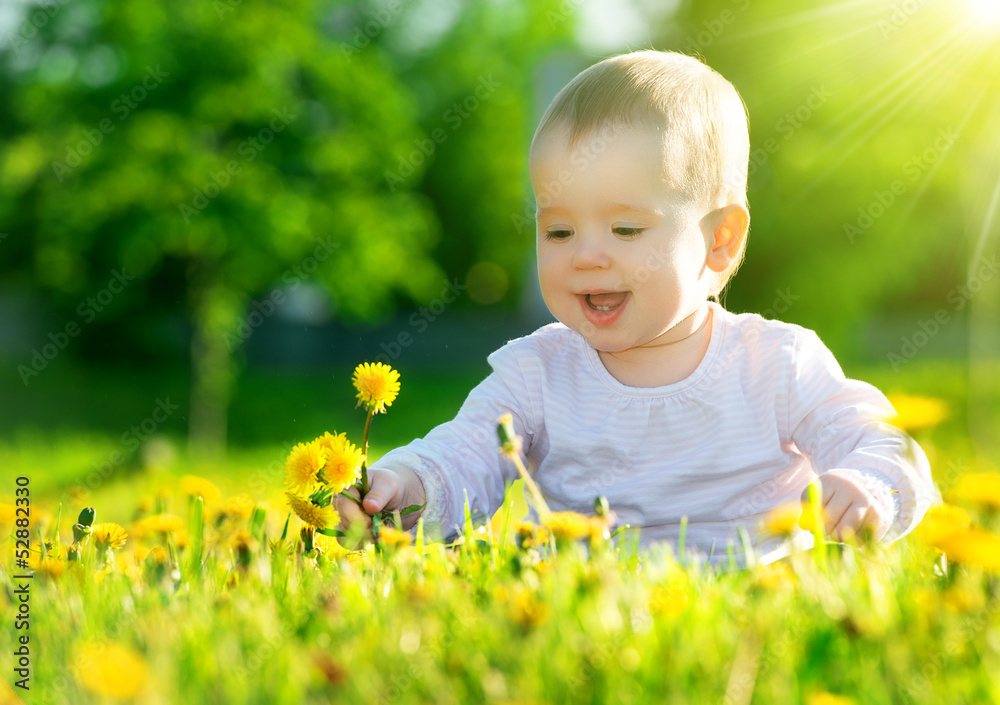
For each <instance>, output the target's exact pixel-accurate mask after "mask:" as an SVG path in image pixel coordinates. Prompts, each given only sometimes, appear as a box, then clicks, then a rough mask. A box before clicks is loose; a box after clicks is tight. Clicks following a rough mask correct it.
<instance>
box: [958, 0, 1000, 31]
mask: <svg viewBox="0 0 1000 705" xmlns="http://www.w3.org/2000/svg"><path fill="white" fill-rule="evenodd" d="M965 4H966V5H967V6H968V8H969V13H970V15H971V16H972V20H973V22H975V23H976V24H977V25H979V26H980V27H981V28H982V29H988V30H991V31H994V32H996V31H1000V0H965Z"/></svg>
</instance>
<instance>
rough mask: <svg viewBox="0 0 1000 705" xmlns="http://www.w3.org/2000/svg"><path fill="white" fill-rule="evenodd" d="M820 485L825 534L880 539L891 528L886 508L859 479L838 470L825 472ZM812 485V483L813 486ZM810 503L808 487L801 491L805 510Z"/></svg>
mask: <svg viewBox="0 0 1000 705" xmlns="http://www.w3.org/2000/svg"><path fill="white" fill-rule="evenodd" d="M813 485H818V486H819V487H818V489H819V490H820V494H821V496H822V498H823V499H822V501H823V521H824V524H825V526H824V529H825V531H826V534H827V535H828V536H829V537H830V538H832V539H833V540H835V541H844V540H846V539H848V538H849V537H851V536H860V537H871V538H872V539H874V540H876V541H878V540H879V539H881V538H882V536H884V535H885V532H886V531H888V530H889V517H888V516H887V515H886V511H885V508H884V507H883V506H882V505H881V504H880V503H879V501H878V500H876V499H875V497H874V496H872V494H871V493H870V492H869V491H868V490H866V489H865V488H864V486H862V485H861V484H860V483H859V482H857V481H856V480H855V479H853V477H851V476H850V475H848V474H841V473H839V472H838V471H837V470H836V469H834V470H829V471H827V472H825V473H823V476H822V478H821V479H818V480H816V481H815V482H813ZM810 486H811V485H810ZM808 503H809V488H808V487H807V488H806V489H805V490H804V491H803V492H802V505H803V509H804V510H805V509H806V507H807V505H808Z"/></svg>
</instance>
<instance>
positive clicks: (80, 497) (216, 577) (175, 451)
mask: <svg viewBox="0 0 1000 705" xmlns="http://www.w3.org/2000/svg"><path fill="white" fill-rule="evenodd" d="M847 372H848V373H849V374H850V375H852V376H855V377H860V378H863V379H868V380H869V381H872V382H873V383H875V384H877V385H879V386H881V387H882V388H883V389H885V391H887V392H889V393H907V394H911V395H927V396H931V397H935V398H939V399H942V400H943V401H944V402H945V403H946V405H947V409H948V413H947V416H946V417H945V418H944V419H942V420H940V421H938V422H933V423H932V422H931V421H928V420H927V419H924V422H925V425H927V424H932V425H927V427H924V428H921V427H920V426H921V424H920V423H919V421H920V420H919V419H917V420H916V422H913V423H914V425H913V428H914V430H913V433H914V435H915V436H916V437H917V439H918V440H919V441H920V442H921V444H922V446H923V447H924V448H925V450H926V451H927V453H928V456H929V457H930V458H931V462H932V467H933V468H934V470H935V473H936V474H937V475H938V478H939V484H940V485H941V487H942V490H943V491H944V493H945V497H946V499H950V500H953V501H954V502H955V504H957V505H960V509H956V510H954V512H953V513H952V514H949V515H947V516H942V517H939V519H938V520H937V521H936V523H934V524H933V525H931V524H929V523H928V522H925V527H927V526H929V527H930V529H925V530H920V529H918V532H917V533H918V534H919V535H911V536H908V537H906V538H905V539H903V540H902V541H899V542H897V543H895V544H893V545H891V546H888V547H880V546H864V547H859V548H853V547H842V546H840V545H837V544H823V545H821V546H820V548H818V549H816V550H813V551H810V552H807V553H803V554H798V555H796V556H793V557H792V558H791V559H788V560H785V561H782V562H780V563H778V564H774V565H771V566H760V567H754V568H752V569H749V570H742V571H735V572H726V573H716V572H712V571H709V570H706V569H702V568H699V567H697V566H694V567H687V568H681V567H679V566H678V565H677V564H676V563H675V562H674V560H673V558H672V556H671V555H670V553H669V552H667V551H658V552H654V553H636V552H635V550H634V548H633V546H632V545H631V544H630V542H624V541H623V542H621V543H619V544H616V543H615V542H614V541H607V540H605V539H604V538H603V536H602V535H600V533H599V532H592V533H589V534H588V536H585V537H583V538H582V539H576V540H574V538H573V537H572V536H569V535H559V537H558V539H555V538H553V539H552V540H551V541H549V542H544V541H542V536H540V535H539V534H538V533H537V532H538V531H539V530H538V529H537V528H536V529H535V531H536V534H535V535H534V536H532V535H530V534H526V533H525V532H527V531H528V529H529V528H530V527H522V535H523V536H527V540H526V541H522V542H520V543H519V542H517V541H515V540H514V537H515V534H516V533H517V531H516V530H517V525H518V523H519V520H520V519H521V516H522V514H523V506H524V505H523V498H519V497H517V496H516V495H518V493H519V490H518V489H516V488H513V489H512V491H511V494H510V498H511V500H515V501H516V504H515V508H513V509H504V510H501V512H499V513H498V515H497V517H495V519H494V521H493V522H491V523H490V524H489V525H487V526H485V527H482V528H480V529H476V528H474V527H473V526H472V525H471V524H470V525H469V526H467V528H466V532H465V535H464V536H463V538H462V539H461V540H460V541H459V542H458V543H457V544H456V545H453V546H445V545H442V544H440V543H431V542H425V541H423V539H422V537H421V536H418V538H417V541H416V543H415V544H410V543H409V542H408V541H406V540H405V539H404V538H402V537H398V536H397V537H395V540H393V536H392V535H391V534H386V539H385V540H384V541H382V542H381V543H380V544H379V545H378V546H368V547H367V548H365V549H364V550H361V551H348V550H346V549H343V548H341V547H340V546H339V544H337V543H336V541H335V540H333V539H329V538H327V537H325V536H321V535H314V536H307V537H304V536H303V535H302V534H301V533H300V530H299V524H298V520H297V519H294V518H293V519H292V520H291V521H290V522H289V524H288V528H287V533H286V517H287V508H286V507H285V506H284V503H283V501H282V497H281V489H282V475H281V469H282V465H283V462H284V459H285V456H286V455H287V450H286V448H287V446H288V445H290V444H292V443H295V442H299V441H308V440H310V439H312V438H314V437H315V436H317V435H319V434H320V433H321V432H322V431H325V430H330V431H333V430H337V431H346V432H347V433H348V434H349V436H350V437H352V439H353V440H355V442H358V441H360V432H361V428H362V426H363V421H364V415H363V413H362V412H361V411H358V410H355V409H354V408H353V389H352V388H351V385H350V370H349V369H344V370H333V371H325V372H322V373H319V372H315V373H311V372H303V373H300V374H297V375H290V374H282V375H280V376H277V375H274V374H265V373H263V372H253V373H248V374H247V375H245V376H244V378H243V380H242V382H241V385H240V388H239V390H238V392H237V394H236V396H235V398H234V404H233V414H232V419H231V447H232V451H231V453H230V455H229V457H228V458H226V459H225V460H224V461H220V462H216V463H211V464H205V463H193V462H191V461H190V460H189V459H188V458H187V456H186V453H185V452H184V450H183V446H182V445H181V444H180V442H179V439H180V438H181V437H182V434H183V430H184V421H183V418H182V416H183V403H184V400H185V398H186V397H185V393H184V385H183V381H184V378H183V375H182V374H176V375H170V374H157V375H152V374H148V373H143V372H141V371H134V372H127V371H126V372H123V373H121V374H115V372H114V371H110V370H109V371H107V372H106V373H100V372H98V373H95V372H93V371H91V372H90V373H89V374H87V375H84V374H79V375H77V376H74V374H72V372H71V371H66V372H59V371H57V370H52V371H51V374H50V375H48V379H42V378H40V379H39V380H38V382H39V386H38V387H35V388H32V389H31V390H30V394H29V393H28V392H27V391H25V390H17V389H11V388H8V389H3V390H0V391H2V392H3V393H4V399H5V400H7V402H8V404H6V405H5V407H4V409H3V411H2V414H3V419H2V422H3V427H4V428H6V429H8V432H7V434H6V435H5V436H4V437H3V438H2V439H0V463H2V467H3V468H4V483H5V486H4V487H3V488H0V502H2V503H4V505H5V507H6V508H5V509H4V510H3V512H0V523H6V525H7V526H9V527H10V528H3V529H2V530H3V532H4V534H5V535H6V534H9V538H7V539H6V545H7V546H9V548H10V550H4V552H3V557H2V559H0V575H2V577H3V582H4V585H5V586H6V590H4V591H3V592H0V604H2V605H3V610H4V613H5V614H13V615H15V616H19V615H21V614H22V613H21V611H20V610H22V607H21V595H23V594H25V593H23V592H21V593H19V592H16V591H17V590H18V589H19V588H21V587H22V586H23V585H24V584H25V583H27V584H28V590H29V593H30V596H29V600H30V602H29V604H30V615H26V616H25V617H24V620H23V621H21V622H18V621H16V620H14V619H6V620H4V627H3V629H2V633H0V639H2V640H3V643H4V644H5V645H7V644H10V645H17V648H21V645H20V642H18V641H16V640H17V639H19V638H20V637H22V636H28V637H29V639H28V642H27V643H26V644H25V645H24V646H25V648H26V649H27V653H26V654H22V655H21V656H16V655H15V656H16V658H18V659H19V658H22V657H23V658H26V659H28V662H29V664H30V666H29V668H30V685H31V690H30V691H23V690H21V689H19V688H18V689H15V692H16V694H17V695H18V696H19V697H20V698H21V699H22V700H23V701H24V702H25V703H28V704H29V705H33V704H34V703H68V702H73V703H110V702H134V703H149V704H153V703H196V702H206V703H327V702H375V703H427V702H435V703H451V702H453V703H480V702H482V703H515V702H517V703H564V702H565V703H570V702H572V703H603V702H615V703H645V702H663V701H668V702H677V703H705V702H720V701H721V702H725V703H749V702H759V703H770V702H779V703H798V702H802V703H808V704H809V705H819V704H823V703H831V704H832V703H897V702H902V703H967V702H975V703H980V702H983V703H986V702H1000V676H998V675H997V674H1000V611H998V606H1000V581H998V578H997V572H998V571H1000V565H998V560H997V557H998V556H1000V553H996V554H990V553H986V554H983V553H976V552H975V551H973V550H971V549H970V548H969V546H971V545H972V542H971V539H972V538H975V539H976V540H980V539H982V540H985V541H987V543H986V544H985V545H986V546H987V548H989V547H991V546H995V545H996V544H995V543H989V541H990V540H992V539H995V538H996V536H995V534H994V533H990V532H996V531H998V530H1000V514H998V504H1000V502H998V498H997V496H996V494H993V495H991V494H989V487H987V486H986V485H984V486H983V492H982V493H981V495H975V494H973V495H969V494H968V493H967V494H966V495H965V496H964V497H961V498H956V497H954V496H952V493H951V488H953V487H955V486H956V485H957V483H959V481H960V479H961V478H962V477H963V476H969V475H970V473H983V474H985V475H983V476H984V477H988V476H990V473H995V472H996V467H997V461H998V457H997V456H995V455H992V456H991V455H989V451H983V450H982V449H981V447H980V446H978V445H977V444H976V443H974V442H973V441H972V439H971V438H970V435H969V431H968V427H969V426H968V423H969V418H968V412H967V410H968V408H969V398H968V390H969V385H968V383H967V382H966V380H967V379H968V376H967V371H966V370H965V369H963V368H962V367H960V366H959V365H957V364H955V363H952V362H943V361H933V360H927V361H923V360H914V361H913V363H911V365H908V366H907V368H905V369H904V370H902V371H901V372H900V373H898V374H897V373H894V372H892V371H891V370H887V369H881V368H877V367H869V368H860V367H859V368H854V369H848V370H847ZM484 373H485V370H484V369H479V368H476V369H472V370H468V371H465V372H454V371H452V372H448V373H447V374H446V373H430V372H425V373H419V372H417V371H407V370H404V371H403V379H402V383H403V389H402V392H401V393H400V396H399V398H398V399H397V400H396V402H395V403H394V404H393V405H392V407H391V409H390V413H388V414H387V415H385V416H379V417H377V419H376V421H375V423H374V425H373V431H372V438H373V456H377V455H380V454H381V453H382V452H384V451H386V450H388V449H389V448H391V447H394V446H396V445H399V444H402V443H405V442H406V441H408V440H409V439H411V438H413V437H415V436H419V435H422V434H423V433H425V432H426V431H427V430H429V428H431V427H433V425H435V424H436V423H438V422H440V421H443V420H445V419H447V418H448V417H450V416H451V415H452V414H453V413H454V411H455V410H456V409H457V407H458V405H459V404H460V403H461V400H462V398H463V397H464V395H465V393H466V392H467V391H468V389H469V388H471V386H472V385H474V384H475V383H476V382H477V381H478V380H479V379H480V378H481V377H482V376H483V374H484ZM43 382H44V384H43ZM975 392H976V394H978V395H983V394H984V393H988V394H992V395H993V398H994V399H1000V389H997V388H993V389H992V390H990V389H983V388H977V389H975ZM167 396H169V397H170V400H171V403H177V404H179V405H180V406H181V409H180V410H179V411H177V412H176V413H175V414H171V415H170V416H169V417H168V418H167V419H166V420H165V421H164V422H163V423H162V424H161V425H160V426H159V427H158V428H157V429H156V431H155V433H154V434H153V435H152V437H151V438H149V439H147V440H146V441H145V443H144V445H143V447H142V450H140V451H138V452H135V453H129V452H128V450H129V449H128V446H129V441H128V439H126V440H125V441H123V440H122V434H126V433H128V432H129V429H130V427H131V426H132V425H134V424H137V423H141V422H142V420H143V419H145V418H147V417H149V416H150V414H151V410H152V409H154V408H155V404H156V399H165V398H166V397H167ZM112 400H113V401H114V403H111V401H112ZM911 422H912V420H911ZM140 431H141V428H140ZM116 450H118V451H121V452H122V454H123V459H122V462H121V463H119V464H117V465H116V464H114V463H113V462H112V463H111V464H112V465H113V466H114V468H113V469H114V472H112V473H110V474H109V476H108V478H107V479H104V478H101V481H100V482H98V483H96V484H95V485H94V487H93V488H91V489H88V488H87V487H86V485H87V477H88V475H89V474H91V473H94V472H98V473H99V469H100V468H101V467H102V463H107V462H111V459H112V458H113V457H115V456H113V454H114V452H115V451H116ZM125 456H127V457H125ZM21 476H24V477H28V478H29V479H30V500H31V511H32V521H33V526H32V528H31V531H30V532H29V534H28V538H27V540H28V541H30V543H31V545H32V548H33V549H34V551H35V553H33V554H32V556H31V559H30V562H31V564H32V567H33V568H34V569H35V574H34V577H33V578H31V579H19V578H16V577H14V576H16V575H22V574H24V570H23V569H20V568H18V566H17V565H16V564H15V555H16V554H15V551H14V549H15V548H16V546H15V541H16V538H17V536H16V534H15V532H16V527H14V526H12V524H13V519H14V516H13V509H14V507H13V506H12V505H13V503H14V500H15V495H14V489H15V478H16V477H21ZM185 476H187V477H185ZM977 476H978V475H977ZM81 485H82V486H81ZM196 494H197V495H199V496H200V499H199V498H195V497H194V495H196ZM60 500H62V503H61V507H60ZM88 506H89V507H94V508H95V509H96V514H97V517H96V520H94V522H93V527H92V528H91V529H90V533H89V535H88V533H87V531H86V530H82V529H80V528H79V527H78V529H77V533H78V535H79V536H80V539H81V540H80V541H79V542H78V543H76V544H74V533H73V530H72V528H71V527H72V524H73V523H74V522H76V521H77V519H78V518H79V517H78V515H79V514H80V513H81V510H83V509H84V508H85V507H88ZM505 506H509V505H505ZM963 513H964V514H963ZM956 516H957V517H958V519H957V520H956ZM963 516H964V517H965V518H966V519H968V520H969V521H970V522H971V524H972V526H973V527H981V528H979V529H975V528H973V529H970V528H968V527H964V526H962V517H963ZM84 520H85V521H84V523H86V517H84ZM109 522H113V523H114V524H115V525H120V527H122V529H123V531H124V533H127V535H128V536H127V538H124V539H123V538H122V537H121V535H120V534H119V532H118V529H117V528H115V527H114V526H111V525H109V524H108V523H109ZM931 530H934V531H931ZM935 531H936V533H935ZM949 531H951V532H952V534H948V532H949ZM955 532H966V533H959V534H955ZM975 532H978V533H975ZM552 533H553V534H557V533H558V532H557V531H556V529H555V528H553V531H552ZM946 535H960V536H962V537H966V538H969V540H967V541H965V542H964V543H962V544H961V545H959V546H954V544H949V543H947V541H946V540H945V539H946V538H947V537H946ZM942 537H945V538H942ZM988 537H992V539H990V538H988ZM42 538H44V539H45V540H46V541H47V542H48V547H47V549H46V550H47V555H46V557H45V558H44V559H41V557H40V556H39V555H38V553H37V551H38V549H39V547H40V545H41V539H42ZM532 539H534V540H532ZM310 543H312V544H313V545H312V546H310V545H309V544H310ZM533 544H537V545H533ZM936 545H940V546H944V547H945V549H944V550H945V551H946V552H947V553H948V554H949V555H950V556H951V558H952V560H948V559H947V558H946V557H944V556H942V554H941V551H940V550H938V549H936V548H935V546H936ZM953 546H954V550H953ZM310 549H311V550H310ZM77 552H79V557H78V558H77V559H76V560H72V561H71V560H68V558H69V556H70V554H73V556H74V558H75V557H76V553H77ZM19 624H20V625H21V626H18V625H19ZM5 651H6V649H5ZM13 651H14V649H13V648H12V649H11V652H13ZM11 652H7V653H11ZM15 656H10V657H8V658H9V659H10V660H9V661H8V662H7V663H5V664H4V672H3V676H4V678H5V679H6V681H7V682H8V683H14V682H15V681H17V680H20V677H21V676H22V675H23V674H21V673H18V672H15V671H14V670H13V669H14V667H15V666H16V662H14V659H15ZM8 664H9V665H8ZM2 688H3V686H0V693H2V692H3V690H2ZM2 702H6V701H2ZM12 702H16V701H12Z"/></svg>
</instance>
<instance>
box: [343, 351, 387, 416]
mask: <svg viewBox="0 0 1000 705" xmlns="http://www.w3.org/2000/svg"><path fill="white" fill-rule="evenodd" d="M352 381H353V382H354V388H355V389H357V390H358V406H362V405H364V406H365V408H367V409H368V410H369V411H373V412H375V413H376V414H377V413H379V412H381V413H383V414H384V413H385V408H386V407H387V406H392V402H393V401H395V400H396V395H397V394H399V373H398V372H396V370H394V369H392V368H391V367H389V365H386V364H384V363H381V362H376V363H374V364H372V363H370V362H365V363H362V364H360V365H358V366H357V367H356V368H354V378H353V379H352Z"/></svg>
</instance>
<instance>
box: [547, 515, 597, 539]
mask: <svg viewBox="0 0 1000 705" xmlns="http://www.w3.org/2000/svg"><path fill="white" fill-rule="evenodd" d="M590 519H591V517H588V516H585V515H583V514H579V513H577V512H553V513H552V514H551V515H550V516H549V517H548V519H546V520H545V522H544V524H545V528H547V529H548V530H549V531H550V532H551V533H552V535H553V536H554V537H555V538H556V541H575V540H576V539H582V538H584V537H587V536H590V535H591V532H592V530H593V529H592V526H591V521H590Z"/></svg>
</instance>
